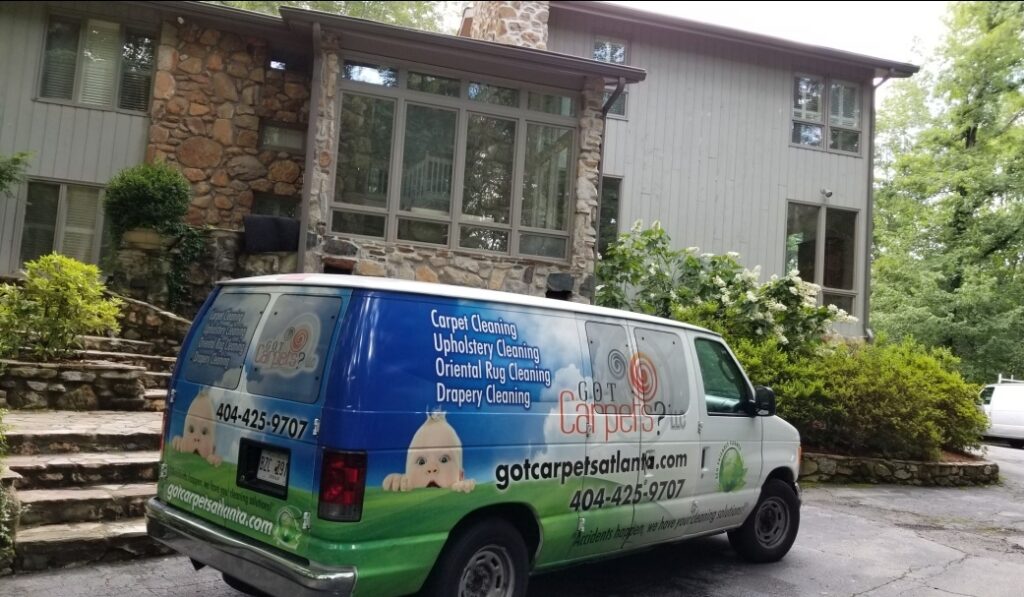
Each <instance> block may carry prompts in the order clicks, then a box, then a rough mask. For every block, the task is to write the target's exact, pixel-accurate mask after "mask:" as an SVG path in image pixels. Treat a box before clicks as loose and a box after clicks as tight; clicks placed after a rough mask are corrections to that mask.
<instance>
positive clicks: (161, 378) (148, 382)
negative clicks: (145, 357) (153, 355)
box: [140, 371, 171, 390]
mask: <svg viewBox="0 0 1024 597" xmlns="http://www.w3.org/2000/svg"><path fill="white" fill-rule="evenodd" d="M140 379H142V386H143V387H144V388H146V389H147V390H166V389H167V385H168V384H169V383H170V381H171V374H170V373H164V372H161V371H146V372H144V373H143V374H142V377H141V378H140Z"/></svg>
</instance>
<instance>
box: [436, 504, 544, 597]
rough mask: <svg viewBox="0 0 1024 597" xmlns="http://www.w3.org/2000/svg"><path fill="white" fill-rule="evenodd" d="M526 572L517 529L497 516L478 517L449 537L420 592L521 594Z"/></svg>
mask: <svg viewBox="0 0 1024 597" xmlns="http://www.w3.org/2000/svg"><path fill="white" fill-rule="evenodd" d="M529 574H530V563H529V555H528V554H527V552H526V543H524V542H523V537H522V535H520V534H519V531H517V530H516V528H515V527H513V526H512V525H511V524H509V523H507V522H505V521H504V520H501V519H497V518H494V519H488V520H482V521H480V522H478V523H476V524H474V525H472V526H470V527H467V528H465V529H463V530H461V531H459V532H458V534H457V535H454V536H453V537H452V538H451V539H449V541H448V544H447V545H445V548H444V549H443V550H442V551H441V555H440V556H438V558H437V563H436V564H434V569H433V571H431V573H430V578H428V579H427V583H426V585H424V587H423V590H422V591H421V592H420V595H424V596H436V597H474V596H476V595H481V596H482V595H488V596H491V597H498V596H501V597H525V595H526V584H527V582H528V580H529ZM466 589H468V590H466ZM474 589H475V590H474ZM488 589H490V592H488Z"/></svg>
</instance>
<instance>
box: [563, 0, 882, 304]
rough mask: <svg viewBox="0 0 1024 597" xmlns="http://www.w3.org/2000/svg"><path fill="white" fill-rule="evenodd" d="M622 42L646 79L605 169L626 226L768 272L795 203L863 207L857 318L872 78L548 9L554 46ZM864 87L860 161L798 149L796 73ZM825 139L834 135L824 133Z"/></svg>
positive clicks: (611, 143) (584, 48)
mask: <svg viewBox="0 0 1024 597" xmlns="http://www.w3.org/2000/svg"><path fill="white" fill-rule="evenodd" d="M598 36H602V37H613V38H618V39H622V40H625V41H626V42H627V44H628V45H627V60H628V62H629V64H630V65H631V66H636V67H640V68H643V69H646V70H647V73H648V76H647V80H646V81H644V82H642V83H639V84H637V85H632V86H630V87H629V88H628V92H629V96H628V101H627V109H626V110H627V113H626V119H625V120H621V119H614V118H610V119H609V120H608V134H607V138H606V146H605V163H604V174H605V176H621V177H622V188H621V192H620V210H621V212H620V220H619V222H620V223H619V228H620V231H623V230H626V229H628V228H629V226H631V225H632V223H633V222H634V221H636V220H638V219H639V220H643V221H644V223H645V224H650V222H652V221H654V220H658V221H660V222H661V223H662V225H663V226H664V227H665V229H666V230H667V231H668V232H669V233H670V234H671V236H672V239H673V242H674V244H675V245H676V246H677V247H691V246H696V247H699V248H700V249H701V250H702V251H706V252H714V253H724V252H727V251H736V252H738V253H740V254H741V256H742V260H743V262H744V263H745V264H746V265H747V266H748V267H753V266H756V265H760V266H761V268H762V277H764V278H767V277H768V276H770V275H771V274H780V275H781V274H783V273H785V272H784V269H785V263H784V262H785V247H784V242H785V234H786V207H787V204H788V202H790V201H800V202H805V203H815V204H822V205H824V204H825V203H824V202H825V201H826V200H825V198H824V197H823V196H822V194H821V192H820V190H821V189H822V188H823V187H826V188H829V189H831V190H832V191H833V195H832V197H831V198H830V199H828V204H829V205H831V206H835V207H844V208H852V209H856V210H859V211H858V225H857V237H858V239H857V242H858V248H857V260H856V262H857V275H856V284H855V286H856V290H857V292H858V299H857V301H858V304H857V306H856V311H857V312H858V315H859V314H860V313H862V312H863V309H864V303H863V298H864V297H863V295H864V287H865V284H864V280H865V273H866V272H865V264H864V243H865V242H866V231H867V226H866V224H867V221H866V218H867V217H868V214H867V213H866V209H867V203H868V187H867V175H868V167H869V163H868V159H867V156H868V152H867V139H868V131H867V127H868V122H869V116H870V112H869V111H868V107H869V106H870V105H871V104H870V101H871V100H870V97H871V79H870V76H871V75H870V73H868V72H866V71H860V70H851V69H849V68H848V67H844V66H843V65H838V64H826V63H824V62H819V61H814V60H811V59H801V58H798V57H795V56H790V55H784V54H781V53H777V52H772V51H769V50H764V49H755V48H750V47H746V46H741V45H739V44H736V43H732V42H727V41H723V40H718V39H711V38H701V37H697V36H686V35H684V34H681V33H674V32H669V31H665V30H658V29H653V28H650V27H637V26H636V25H634V24H631V23H611V22H609V21H607V20H598V19H597V18H594V17H586V16H581V15H572V17H571V18H568V17H567V16H566V14H565V13H563V12H560V11H557V10H556V11H552V16H551V22H550V32H549V40H548V47H549V49H550V50H552V51H555V52H561V53H565V54H573V55H578V56H586V57H590V55H591V52H592V47H593V40H594V38H595V37H598ZM795 73H808V74H815V75H822V76H834V77H836V78H841V79H843V80H847V81H850V82H854V83H859V84H860V85H861V89H862V91H863V94H862V98H863V99H862V114H861V120H862V123H861V131H862V133H861V157H853V156H849V155H839V154H834V153H828V152H825V151H818V150H812V149H804V148H798V147H793V146H791V145H790V143H789V138H790V122H791V121H790V113H791V112H790V110H791V104H792V93H793V75H794V74H795ZM826 143H827V140H826Z"/></svg>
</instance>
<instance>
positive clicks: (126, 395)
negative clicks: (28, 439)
mask: <svg viewBox="0 0 1024 597" xmlns="http://www.w3.org/2000/svg"><path fill="white" fill-rule="evenodd" d="M0 368H3V369H4V373H3V374H2V375H0V408H15V409H26V410H39V409H52V410H137V409H141V408H142V407H143V406H144V405H145V399H144V398H143V394H144V392H145V388H144V387H143V385H142V374H143V373H144V372H145V371H146V368H145V367H140V366H135V365H124V364H120V363H107V362H103V361H69V362H66V363H22V362H19V361H2V362H0Z"/></svg>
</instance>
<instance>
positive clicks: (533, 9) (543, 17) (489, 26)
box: [470, 2, 550, 50]
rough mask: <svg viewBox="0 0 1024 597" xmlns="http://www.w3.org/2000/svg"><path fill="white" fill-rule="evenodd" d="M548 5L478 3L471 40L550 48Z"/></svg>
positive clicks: (474, 5)
mask: <svg viewBox="0 0 1024 597" xmlns="http://www.w3.org/2000/svg"><path fill="white" fill-rule="evenodd" d="M549 10H550V7H549V3H548V2H474V3H473V25H472V28H471V29H470V37H473V38H474V39H482V40H485V41H496V42H498V43H503V44H510V45H513V46H520V47H524V48H536V49H538V50H546V49H548V13H549Z"/></svg>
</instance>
